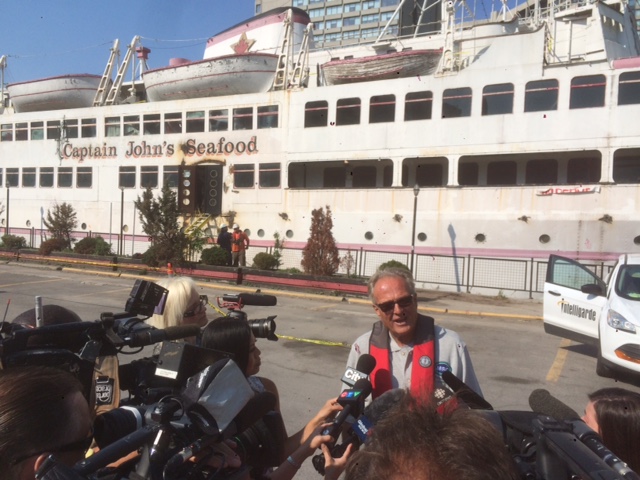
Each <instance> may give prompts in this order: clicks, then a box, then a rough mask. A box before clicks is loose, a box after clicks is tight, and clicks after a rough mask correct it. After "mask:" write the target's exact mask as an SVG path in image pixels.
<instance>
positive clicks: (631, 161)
mask: <svg viewBox="0 0 640 480" xmlns="http://www.w3.org/2000/svg"><path fill="white" fill-rule="evenodd" d="M613 181H614V182H616V183H640V151H639V150H626V151H622V152H615V153H614V155H613Z"/></svg>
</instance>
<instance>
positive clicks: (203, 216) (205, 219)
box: [184, 213, 211, 239]
mask: <svg viewBox="0 0 640 480" xmlns="http://www.w3.org/2000/svg"><path fill="white" fill-rule="evenodd" d="M210 219H211V215H209V214H208V213H198V214H196V215H194V216H192V217H185V218H184V223H185V224H187V222H188V224H187V225H186V226H185V229H184V234H185V235H186V236H187V238H189V239H193V238H194V237H196V236H198V235H199V232H202V231H204V229H205V228H207V227H208V226H209V220H210Z"/></svg>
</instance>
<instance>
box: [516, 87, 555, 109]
mask: <svg viewBox="0 0 640 480" xmlns="http://www.w3.org/2000/svg"><path fill="white" fill-rule="evenodd" d="M557 109H558V80H556V79H549V80H535V81H533V82H527V85H526V87H525V90H524V111H525V112H544V111H547V110H557Z"/></svg>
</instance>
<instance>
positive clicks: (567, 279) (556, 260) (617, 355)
mask: <svg viewBox="0 0 640 480" xmlns="http://www.w3.org/2000/svg"><path fill="white" fill-rule="evenodd" d="M544 331H545V332H546V333H550V334H552V335H557V336H559V337H563V338H568V339H571V340H575V341H577V342H580V343H593V344H595V345H597V346H598V363H597V366H596V373H597V374H598V375H600V376H603V377H609V376H612V374H613V371H615V370H617V371H624V370H631V371H633V372H638V373H640V254H632V255H621V256H620V258H619V259H618V262H617V263H616V265H615V267H614V268H613V270H612V271H611V274H610V275H609V280H608V282H607V283H605V282H604V281H603V280H602V279H601V278H600V277H598V276H597V275H595V274H594V273H593V272H592V271H591V270H589V269H588V268H587V267H586V266H584V265H581V264H580V263H578V262H576V261H574V260H571V259H568V258H564V257H560V256H557V255H551V256H550V257H549V266H548V267H547V278H546V281H545V284H544Z"/></svg>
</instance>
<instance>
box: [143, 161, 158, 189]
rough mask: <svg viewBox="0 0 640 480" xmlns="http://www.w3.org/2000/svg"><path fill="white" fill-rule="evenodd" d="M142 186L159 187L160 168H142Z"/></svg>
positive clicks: (152, 166)
mask: <svg viewBox="0 0 640 480" xmlns="http://www.w3.org/2000/svg"><path fill="white" fill-rule="evenodd" d="M140 186H141V187H142V188H156V187H157V186H158V167H157V166H156V165H151V166H142V167H140Z"/></svg>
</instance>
